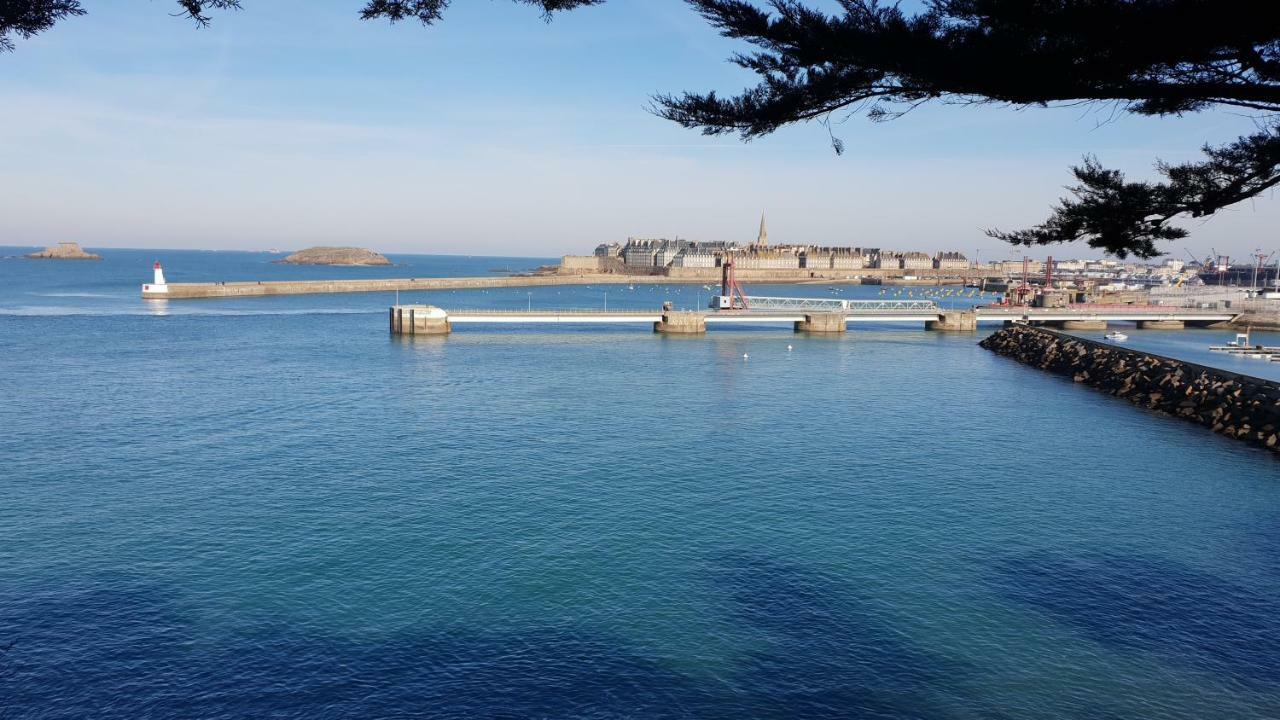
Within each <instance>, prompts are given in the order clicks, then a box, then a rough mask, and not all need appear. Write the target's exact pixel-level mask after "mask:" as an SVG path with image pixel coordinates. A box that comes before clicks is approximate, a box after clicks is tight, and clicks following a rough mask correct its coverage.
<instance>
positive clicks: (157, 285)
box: [142, 260, 169, 298]
mask: <svg viewBox="0 0 1280 720" xmlns="http://www.w3.org/2000/svg"><path fill="white" fill-rule="evenodd" d="M168 294H169V284H168V283H166V282H165V281H164V268H162V267H160V261H159V260H157V261H156V264H155V280H154V281H153V282H152V283H151V284H150V285H143V286H142V297H144V298H148V297H157V296H164V295H168Z"/></svg>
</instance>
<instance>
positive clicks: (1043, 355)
mask: <svg viewBox="0 0 1280 720" xmlns="http://www.w3.org/2000/svg"><path fill="white" fill-rule="evenodd" d="M979 344H980V345H981V346H982V347H984V348H986V349H988V350H991V351H992V352H995V353H998V354H1000V355H1004V356H1005V357H1009V358H1012V359H1014V360H1017V361H1018V362H1021V363H1024V364H1027V365H1033V366H1035V367H1038V368H1040V369H1041V370H1048V371H1049V372H1052V373H1057V374H1059V375H1067V376H1069V377H1071V378H1072V379H1074V380H1075V381H1076V382H1078V383H1083V384H1085V385H1089V386H1091V387H1094V388H1097V389H1098V390H1102V391H1103V392H1106V393H1110V394H1111V395H1115V396H1116V397H1122V398H1125V399H1126V400H1128V401H1129V402H1131V403H1133V404H1135V405H1139V406H1141V407H1144V408H1147V409H1149V410H1153V411H1156V412H1159V413H1163V414H1166V415H1171V416H1174V417H1179V418H1183V419H1185V420H1190V421H1191V422H1195V423H1199V424H1201V425H1204V426H1206V427H1208V428H1210V429H1212V430H1213V432H1216V433H1218V434H1220V435H1226V436H1228V437H1232V438H1236V439H1237V440H1243V441H1245V442H1249V443H1253V444H1255V445H1261V446H1262V447H1265V448H1267V449H1269V450H1271V451H1272V452H1275V453H1280V383H1276V382H1273V381H1270V380H1263V379H1261V378H1255V377H1250V376H1248V375H1238V374H1236V373H1233V372H1228V371H1226V370H1218V369H1216V368H1210V367H1206V366H1204V365H1196V364H1194V363H1188V362H1183V361H1181V360H1175V359H1173V358H1167V357H1163V356H1160V355H1151V354H1148V353H1143V352H1138V351H1135V350H1127V349H1124V348H1117V347H1112V346H1109V345H1105V344H1103V343H1097V342H1093V341H1090V340H1082V339H1080V338H1074V337H1071V336H1069V335H1063V334H1060V333H1056V332H1053V331H1049V330H1044V329H1042V328H1032V327H1025V326H1020V325H1014V326H1011V327H1006V328H1003V329H1001V330H999V331H997V332H995V333H993V334H992V335H991V336H990V337H988V338H987V339H985V340H983V341H982V342H981V343H979Z"/></svg>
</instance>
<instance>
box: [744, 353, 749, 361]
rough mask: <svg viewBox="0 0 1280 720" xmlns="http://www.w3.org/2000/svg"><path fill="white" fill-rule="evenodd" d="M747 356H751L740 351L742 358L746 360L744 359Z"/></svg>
mask: <svg viewBox="0 0 1280 720" xmlns="http://www.w3.org/2000/svg"><path fill="white" fill-rule="evenodd" d="M749 357H751V356H750V355H748V354H746V353H742V359H743V360H746V359H747V358H749Z"/></svg>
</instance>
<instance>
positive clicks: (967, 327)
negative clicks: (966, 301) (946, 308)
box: [924, 310, 978, 332]
mask: <svg viewBox="0 0 1280 720" xmlns="http://www.w3.org/2000/svg"><path fill="white" fill-rule="evenodd" d="M924 329H925V330H938V331H942V332H976V331H977V329H978V313H977V312H975V311H973V310H958V311H955V312H944V313H940V314H939V315H938V319H937V320H925V321H924Z"/></svg>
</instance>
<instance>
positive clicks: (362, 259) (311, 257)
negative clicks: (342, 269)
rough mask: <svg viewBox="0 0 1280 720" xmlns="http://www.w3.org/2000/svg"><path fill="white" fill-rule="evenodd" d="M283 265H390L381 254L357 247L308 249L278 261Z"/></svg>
mask: <svg viewBox="0 0 1280 720" xmlns="http://www.w3.org/2000/svg"><path fill="white" fill-rule="evenodd" d="M277 262H279V263H281V264H284V265H349V266H364V265H390V264H391V261H390V260H388V259H387V258H386V257H385V256H384V255H382V254H381V253H376V252H374V251H372V250H367V249H365V248H358V247H327V246H318V247H310V248H307V249H305V250H299V251H298V252H295V253H293V254H292V255H290V256H288V257H286V258H284V259H282V260H278V261H277Z"/></svg>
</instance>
